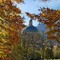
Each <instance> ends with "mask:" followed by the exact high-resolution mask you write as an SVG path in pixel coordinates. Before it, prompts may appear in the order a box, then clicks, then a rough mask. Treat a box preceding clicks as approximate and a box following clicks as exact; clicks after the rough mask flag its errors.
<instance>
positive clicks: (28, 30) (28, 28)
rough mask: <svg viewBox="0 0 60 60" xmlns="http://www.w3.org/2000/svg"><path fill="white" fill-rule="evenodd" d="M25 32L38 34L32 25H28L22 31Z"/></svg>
mask: <svg viewBox="0 0 60 60" xmlns="http://www.w3.org/2000/svg"><path fill="white" fill-rule="evenodd" d="M24 31H25V32H38V29H37V28H36V27H34V26H33V25H30V26H28V27H26V28H25V29H24Z"/></svg>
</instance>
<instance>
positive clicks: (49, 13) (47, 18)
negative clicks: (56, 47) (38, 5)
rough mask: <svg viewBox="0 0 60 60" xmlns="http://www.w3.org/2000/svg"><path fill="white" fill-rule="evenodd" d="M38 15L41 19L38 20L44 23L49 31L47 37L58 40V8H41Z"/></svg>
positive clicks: (59, 28)
mask: <svg viewBox="0 0 60 60" xmlns="http://www.w3.org/2000/svg"><path fill="white" fill-rule="evenodd" d="M40 16H42V18H43V19H40V20H39V21H41V22H43V23H44V24H46V27H47V28H49V31H47V34H48V38H49V39H50V40H56V41H58V42H60V40H59V39H60V26H59V25H60V10H53V9H49V8H43V9H42V13H41V14H40Z"/></svg>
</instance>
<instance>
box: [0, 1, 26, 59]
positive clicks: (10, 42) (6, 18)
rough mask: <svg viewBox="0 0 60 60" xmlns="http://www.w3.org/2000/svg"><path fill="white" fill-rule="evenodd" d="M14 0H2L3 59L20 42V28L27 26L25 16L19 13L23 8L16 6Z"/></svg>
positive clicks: (0, 43)
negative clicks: (24, 22)
mask: <svg viewBox="0 0 60 60" xmlns="http://www.w3.org/2000/svg"><path fill="white" fill-rule="evenodd" d="M18 1H19V0H17V2H18ZM13 2H14V0H0V58H2V59H3V58H4V59H5V57H7V55H8V54H10V53H11V52H12V49H13V47H14V46H16V45H17V43H18V42H19V35H18V32H19V30H21V29H22V28H23V27H25V25H24V24H23V20H24V18H23V17H21V16H20V15H19V14H21V10H20V9H19V8H17V7H16V6H14V5H13ZM20 2H22V0H20Z"/></svg>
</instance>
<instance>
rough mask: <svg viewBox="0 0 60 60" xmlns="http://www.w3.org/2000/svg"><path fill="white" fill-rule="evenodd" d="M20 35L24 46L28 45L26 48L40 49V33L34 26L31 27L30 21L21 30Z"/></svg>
mask: <svg viewBox="0 0 60 60" xmlns="http://www.w3.org/2000/svg"><path fill="white" fill-rule="evenodd" d="M22 34H23V36H24V42H25V44H28V45H27V46H34V47H36V48H40V43H41V39H40V32H39V30H38V29H37V28H36V27H35V26H33V22H32V20H30V21H29V25H28V26H27V27H25V28H24V29H23V30H22Z"/></svg>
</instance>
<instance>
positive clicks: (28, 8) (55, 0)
mask: <svg viewBox="0 0 60 60" xmlns="http://www.w3.org/2000/svg"><path fill="white" fill-rule="evenodd" d="M24 2H25V4H17V7H18V8H20V9H21V11H22V16H24V17H25V24H26V25H28V24H29V20H30V18H29V17H28V16H26V14H25V12H29V13H31V14H33V13H34V14H39V13H40V12H39V11H38V9H39V8H40V7H49V8H50V9H55V10H58V9H60V0H48V1H47V2H42V1H38V0H37V1H33V0H24ZM33 25H34V26H37V25H38V22H37V21H33Z"/></svg>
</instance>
